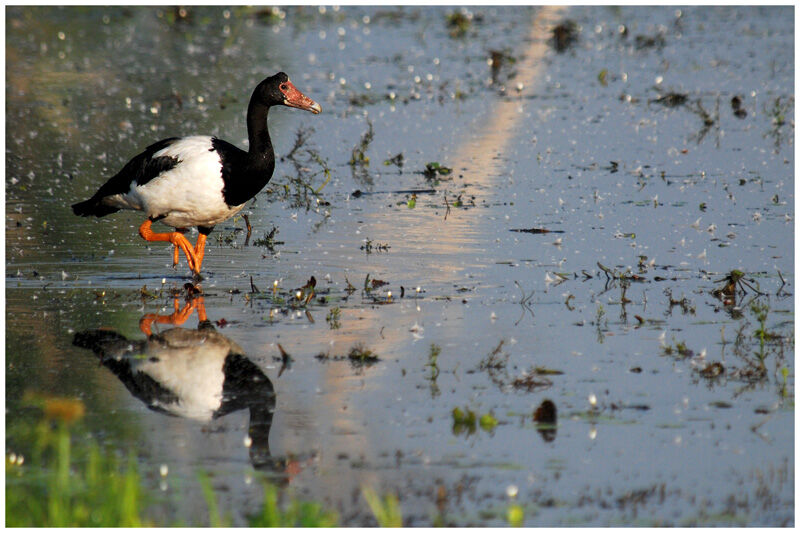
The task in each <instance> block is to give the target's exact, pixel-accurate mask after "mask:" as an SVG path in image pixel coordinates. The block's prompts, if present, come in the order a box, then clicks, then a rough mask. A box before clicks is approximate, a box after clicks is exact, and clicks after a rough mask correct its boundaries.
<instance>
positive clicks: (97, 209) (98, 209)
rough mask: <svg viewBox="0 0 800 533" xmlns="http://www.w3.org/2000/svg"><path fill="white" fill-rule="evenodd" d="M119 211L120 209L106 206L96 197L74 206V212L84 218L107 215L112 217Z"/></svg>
mask: <svg viewBox="0 0 800 533" xmlns="http://www.w3.org/2000/svg"><path fill="white" fill-rule="evenodd" d="M117 211H119V208H118V207H111V206H110V205H105V204H103V203H102V202H101V201H100V200H99V199H97V198H94V197H92V198H89V199H88V200H86V201H85V202H78V203H77V204H72V212H73V213H75V214H76V215H78V216H82V217H90V216H96V217H104V216H106V215H110V214H111V213H116V212H117Z"/></svg>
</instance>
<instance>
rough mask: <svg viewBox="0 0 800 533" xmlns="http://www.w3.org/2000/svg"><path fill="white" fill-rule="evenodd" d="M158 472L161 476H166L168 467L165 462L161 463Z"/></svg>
mask: <svg viewBox="0 0 800 533" xmlns="http://www.w3.org/2000/svg"><path fill="white" fill-rule="evenodd" d="M158 473H159V474H161V477H167V474H169V467H168V466H167V465H165V464H162V465H161V467H160V468H159V469H158Z"/></svg>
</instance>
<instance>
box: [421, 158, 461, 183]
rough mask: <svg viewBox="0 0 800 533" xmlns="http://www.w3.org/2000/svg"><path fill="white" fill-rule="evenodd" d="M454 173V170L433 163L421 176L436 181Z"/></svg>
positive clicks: (428, 164)
mask: <svg viewBox="0 0 800 533" xmlns="http://www.w3.org/2000/svg"><path fill="white" fill-rule="evenodd" d="M452 172H453V169H452V168H450V167H446V166H444V165H441V164H439V162H438V161H432V162H430V163H427V164H426V165H425V170H423V171H422V172H420V174H422V175H424V176H425V178H426V179H429V180H435V179H438V178H440V177H441V176H449V175H450V174H451V173H452Z"/></svg>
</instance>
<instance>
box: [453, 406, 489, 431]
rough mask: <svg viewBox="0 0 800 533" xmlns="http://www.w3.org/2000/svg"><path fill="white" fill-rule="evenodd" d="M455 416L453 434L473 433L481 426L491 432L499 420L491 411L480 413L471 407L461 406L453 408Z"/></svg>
mask: <svg viewBox="0 0 800 533" xmlns="http://www.w3.org/2000/svg"><path fill="white" fill-rule="evenodd" d="M451 416H452V418H453V428H452V431H453V435H461V434H463V433H466V434H467V435H472V434H474V433H475V431H477V429H478V427H480V428H481V429H482V430H483V431H486V432H491V431H492V430H493V429H494V428H495V427H496V426H497V425H498V424H499V422H498V421H497V419H496V418H495V417H494V415H492V414H491V413H484V414H482V415H480V416H479V415H478V414H477V413H476V412H475V411H473V410H472V409H470V408H468V407H467V408H464V409H461V408H460V407H455V408H453V410H452V412H451Z"/></svg>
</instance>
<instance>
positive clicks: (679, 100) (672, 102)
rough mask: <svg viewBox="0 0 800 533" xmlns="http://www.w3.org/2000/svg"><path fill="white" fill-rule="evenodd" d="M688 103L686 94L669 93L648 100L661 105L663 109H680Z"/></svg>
mask: <svg viewBox="0 0 800 533" xmlns="http://www.w3.org/2000/svg"><path fill="white" fill-rule="evenodd" d="M688 101H689V95H688V94H686V93H676V92H669V93H666V94H662V95H659V96H658V97H656V98H654V99H652V100H650V102H651V103H654V104H661V105H663V106H664V107H680V106H682V105H684V104H685V103H686V102H688Z"/></svg>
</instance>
